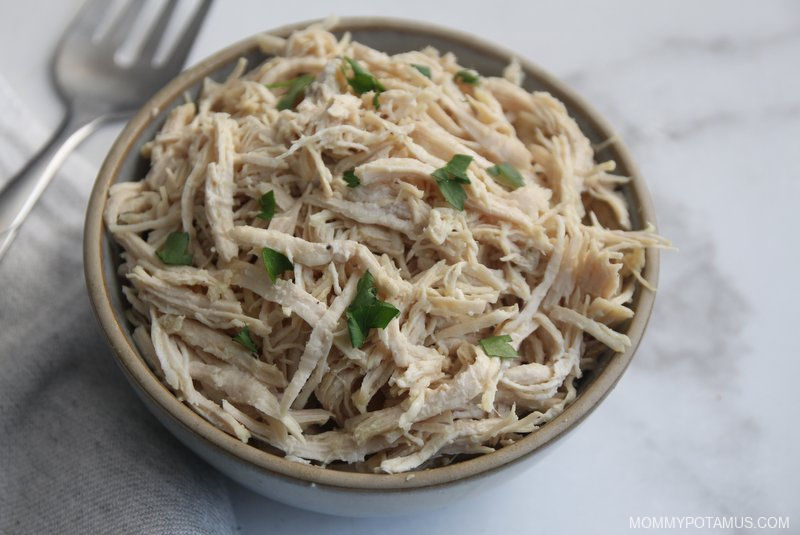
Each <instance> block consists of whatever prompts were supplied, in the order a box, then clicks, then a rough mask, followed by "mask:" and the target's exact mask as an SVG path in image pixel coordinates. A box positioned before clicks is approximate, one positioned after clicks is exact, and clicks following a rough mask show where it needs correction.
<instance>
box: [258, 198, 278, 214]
mask: <svg viewBox="0 0 800 535" xmlns="http://www.w3.org/2000/svg"><path fill="white" fill-rule="evenodd" d="M259 203H260V204H261V213H260V214H258V218H259V219H263V220H264V221H269V220H270V219H272V216H274V215H275V209H276V208H277V205H276V204H275V192H274V191H272V190H270V191H268V192H266V193H265V194H264V195H262V196H261V199H260V200H259Z"/></svg>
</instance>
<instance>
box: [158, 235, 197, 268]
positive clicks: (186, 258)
mask: <svg viewBox="0 0 800 535" xmlns="http://www.w3.org/2000/svg"><path fill="white" fill-rule="evenodd" d="M188 249H189V233H188V232H173V233H171V234H170V235H169V236H167V241H165V242H164V245H162V246H161V249H159V250H158V251H157V252H156V255H157V256H158V257H159V258H160V259H161V261H162V262H164V263H165V264H169V265H171V266H191V265H192V255H191V254H190V253H189V252H188Z"/></svg>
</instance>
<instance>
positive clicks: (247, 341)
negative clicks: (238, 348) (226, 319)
mask: <svg viewBox="0 0 800 535" xmlns="http://www.w3.org/2000/svg"><path fill="white" fill-rule="evenodd" d="M233 341H234V342H237V343H239V344H241V345H243V346H244V347H246V348H247V349H249V350H250V352H251V353H258V348H257V347H256V344H255V342H253V339H252V338H250V327H248V326H246V325H245V327H244V328H243V329H242V330H241V331H239V332H238V333H237V334H236V336H234V337H233Z"/></svg>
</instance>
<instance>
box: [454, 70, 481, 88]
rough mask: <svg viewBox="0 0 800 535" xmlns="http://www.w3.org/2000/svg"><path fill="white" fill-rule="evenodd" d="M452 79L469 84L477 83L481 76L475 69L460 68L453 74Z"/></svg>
mask: <svg viewBox="0 0 800 535" xmlns="http://www.w3.org/2000/svg"><path fill="white" fill-rule="evenodd" d="M453 80H455V81H456V82H462V83H465V84H469V85H478V82H480V80H481V78H480V76H478V73H476V72H475V71H471V70H469V69H461V70H460V71H458V72H457V73H456V74H455V76H453Z"/></svg>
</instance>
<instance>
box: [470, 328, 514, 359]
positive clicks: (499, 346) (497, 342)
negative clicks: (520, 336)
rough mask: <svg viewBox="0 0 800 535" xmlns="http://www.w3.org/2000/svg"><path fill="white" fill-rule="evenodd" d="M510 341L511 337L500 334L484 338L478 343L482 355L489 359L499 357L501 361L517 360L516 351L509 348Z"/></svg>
mask: <svg viewBox="0 0 800 535" xmlns="http://www.w3.org/2000/svg"><path fill="white" fill-rule="evenodd" d="M510 341H511V337H510V336H509V335H507V334H501V335H500V336H490V337H489V338H484V339H483V340H481V341H480V342H479V343H480V344H481V347H482V348H483V351H484V353H486V354H487V355H488V356H490V357H499V358H501V359H513V358H517V357H518V356H519V355H518V354H517V351H516V350H515V349H514V348H513V347H511V344H509V342H510Z"/></svg>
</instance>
